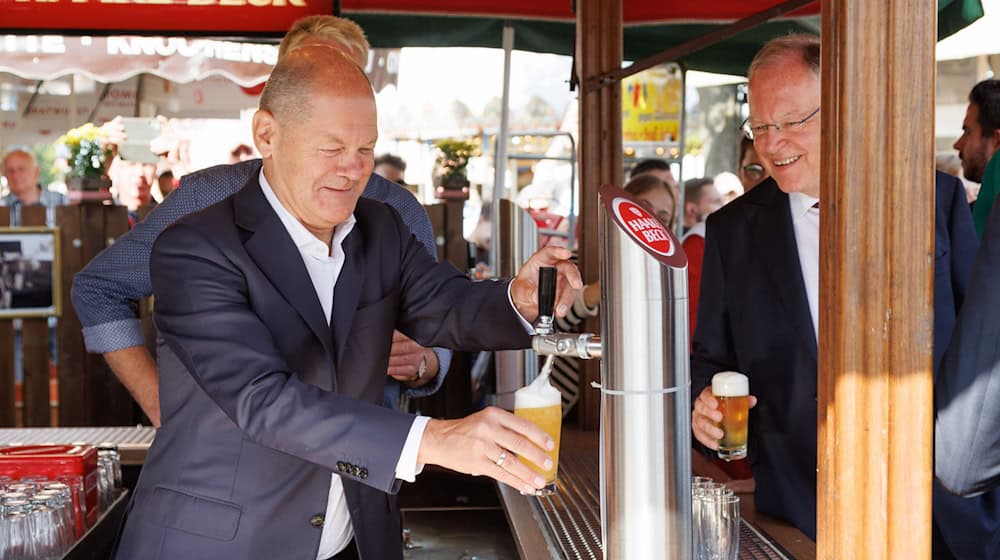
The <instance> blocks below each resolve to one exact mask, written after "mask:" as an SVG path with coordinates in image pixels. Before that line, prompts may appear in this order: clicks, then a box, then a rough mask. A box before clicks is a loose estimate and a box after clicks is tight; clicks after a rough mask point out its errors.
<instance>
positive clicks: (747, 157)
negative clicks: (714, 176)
mask: <svg viewBox="0 0 1000 560" xmlns="http://www.w3.org/2000/svg"><path fill="white" fill-rule="evenodd" d="M739 177H740V183H742V184H743V193H744V194H746V193H748V192H750V189H752V188H754V187H756V186H757V185H759V184H760V182H761V181H763V180H764V179H766V178H767V171H765V170H764V166H763V165H762V164H761V162H760V156H758V155H757V149H756V148H754V147H753V140H751V139H749V138H747V137H746V136H741V137H740V172H739Z"/></svg>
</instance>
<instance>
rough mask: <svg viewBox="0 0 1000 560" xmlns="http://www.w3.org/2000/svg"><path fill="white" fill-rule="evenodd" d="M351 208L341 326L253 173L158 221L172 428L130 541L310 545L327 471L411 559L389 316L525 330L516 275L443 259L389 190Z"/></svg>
mask: <svg viewBox="0 0 1000 560" xmlns="http://www.w3.org/2000/svg"><path fill="white" fill-rule="evenodd" d="M355 217H356V218H357V224H356V226H355V228H354V230H353V231H352V232H351V234H350V235H349V236H348V237H347V238H346V239H345V240H344V243H343V247H344V250H345V253H346V261H345V264H344V267H343V270H342V272H341V274H340V277H339V279H338V282H337V287H336V289H335V291H334V303H333V314H332V315H333V317H332V325H331V326H327V322H326V320H325V318H324V317H323V315H322V311H321V309H322V307H321V306H320V304H319V301H318V300H317V298H316V294H315V290H314V288H313V284H312V282H311V281H310V278H309V275H308V273H307V271H306V269H305V266H304V264H303V263H302V259H301V256H300V254H299V251H298V249H297V248H296V247H295V245H294V244H293V242H292V240H291V238H290V237H289V235H288V233H287V231H286V230H285V229H284V227H283V225H282V224H281V222H280V221H279V219H278V216H277V215H276V214H275V213H274V211H273V209H272V208H271V207H270V205H269V204H268V203H267V201H266V199H265V198H264V196H263V193H262V192H261V190H260V186H259V185H258V184H257V180H256V177H254V178H253V179H251V181H250V182H249V183H248V184H247V186H246V187H245V188H244V189H242V190H241V191H239V192H238V193H236V194H235V195H234V196H233V197H231V198H228V199H226V200H223V201H222V202H220V203H218V204H216V205H214V206H211V207H209V208H208V209H206V210H204V211H202V212H199V213H196V214H193V215H190V216H188V217H185V218H183V219H181V220H180V221H178V222H177V223H176V224H175V225H173V226H171V227H170V228H169V229H167V230H166V231H165V232H164V233H163V234H161V235H160V237H159V239H158V240H157V241H156V244H155V246H154V248H153V253H152V259H151V272H152V281H153V288H154V293H155V295H156V323H157V326H158V327H159V330H160V334H161V337H162V343H161V345H160V354H159V358H160V364H159V367H160V406H161V410H162V419H163V427H162V428H161V429H160V430H159V432H158V433H157V436H156V440H155V442H154V443H153V445H152V448H151V449H150V452H149V457H148V460H147V462H146V464H145V466H144V467H143V470H142V474H141V477H140V479H139V483H138V486H137V487H136V490H135V494H134V496H133V498H132V502H131V504H130V510H129V512H128V517H127V521H126V524H125V528H124V533H123V535H122V538H121V540H120V545H119V550H118V558H129V559H133V558H134V559H143V560H146V559H154V558H162V559H170V560H174V559H184V560H194V559H197V558H205V559H208V558H212V559H217V558H282V559H285V558H288V559H293V558H295V559H302V560H315V558H316V554H317V550H318V546H319V539H320V534H321V528H320V527H317V526H314V525H316V524H319V521H320V519H318V518H316V516H321V515H322V514H323V513H324V512H325V510H326V504H327V493H328V489H329V487H330V475H331V473H338V474H340V475H341V477H342V480H343V483H344V492H345V496H346V500H347V504H348V507H349V509H350V516H351V521H352V524H353V527H354V531H355V535H356V537H355V538H356V541H357V545H358V549H359V551H360V554H361V557H362V558H366V559H383V558H390V559H391V558H402V547H401V543H400V535H401V531H400V526H399V517H398V513H397V512H396V511H395V503H394V502H395V500H394V499H393V498H392V497H391V496H390V494H391V493H394V492H395V491H397V490H398V487H399V481H398V480H397V479H396V478H395V475H394V473H395V466H396V462H397V461H398V458H399V455H400V452H401V450H402V447H403V443H404V441H405V439H406V435H407V433H408V431H409V429H410V425H411V424H412V421H413V416H411V415H408V414H404V413H401V412H398V411H395V410H390V409H386V408H382V407H380V406H378V404H379V403H380V402H381V400H382V388H383V385H384V383H385V379H386V376H385V369H386V365H387V361H388V358H389V348H390V343H391V338H392V330H393V328H394V327H397V328H399V330H401V331H402V332H404V333H406V334H407V335H409V336H411V337H412V338H414V339H416V340H417V341H418V342H420V343H421V344H423V345H425V346H447V347H452V348H457V349H462V350H477V349H483V348H487V347H489V348H523V347H525V346H527V345H528V344H529V343H530V339H529V337H528V336H527V334H526V333H525V331H524V328H523V327H522V326H521V324H520V322H519V320H518V318H517V316H516V313H515V312H514V311H513V310H512V309H511V306H510V304H509V302H508V298H507V293H506V288H507V285H506V283H479V284H472V283H470V282H469V281H468V280H467V279H466V278H465V277H464V276H462V275H461V274H460V273H459V272H458V271H457V270H455V269H454V268H453V267H451V266H450V265H439V264H437V263H435V262H434V260H433V259H432V258H431V256H430V255H429V254H428V253H427V251H426V250H425V249H424V248H423V247H422V246H421V245H420V244H419V243H418V242H417V241H416V240H415V239H414V237H413V236H412V234H411V233H410V232H409V230H408V229H407V228H406V226H405V225H404V223H403V222H402V220H401V219H400V217H399V215H398V214H397V213H396V212H395V211H393V210H392V209H391V208H389V207H387V206H386V205H384V204H382V203H379V202H375V201H371V200H366V199H361V200H359V201H358V205H357V208H356V210H355ZM487 325H488V327H489V328H486V327H487Z"/></svg>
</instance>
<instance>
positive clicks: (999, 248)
mask: <svg viewBox="0 0 1000 560" xmlns="http://www.w3.org/2000/svg"><path fill="white" fill-rule="evenodd" d="M998 283H1000V209H998V208H997V207H996V206H994V208H993V210H992V211H991V212H990V216H989V219H988V220H987V222H986V226H985V228H984V230H983V242H982V246H981V247H980V248H979V252H978V253H977V254H976V261H975V266H974V268H973V271H972V276H971V279H970V280H969V289H968V292H967V293H966V297H965V302H964V304H963V306H962V310H961V312H960V313H959V315H958V320H957V322H956V324H955V332H954V335H953V336H952V338H951V341H950V343H949V345H948V349H947V351H946V353H945V355H944V359H943V362H942V364H941V369H940V370H939V371H938V375H937V379H936V381H935V385H934V398H935V407H936V412H937V416H936V421H935V432H934V458H935V474H936V475H937V477H938V479H939V480H940V481H941V482H942V484H943V485H944V486H945V487H947V488H949V489H950V490H952V491H954V492H956V493H958V494H962V495H969V496H979V497H980V498H981V499H982V500H984V502H986V503H989V504H991V505H992V508H993V509H992V512H993V518H992V519H991V520H990V521H991V522H992V523H989V524H987V525H986V528H989V529H992V535H993V538H992V540H991V542H990V548H989V552H988V554H989V555H988V557H989V558H1000V529H998V527H1000V521H998V519H1000V506H998V505H997V504H998V502H1000V498H998V493H1000V406H998V403H1000V288H998ZM984 492H985V494H983V493H984Z"/></svg>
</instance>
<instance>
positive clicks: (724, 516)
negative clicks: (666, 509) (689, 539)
mask: <svg viewBox="0 0 1000 560" xmlns="http://www.w3.org/2000/svg"><path fill="white" fill-rule="evenodd" d="M691 516H692V523H691V529H692V533H693V534H694V558H695V560H737V559H738V558H739V550H740V498H739V496H736V495H734V494H733V491H732V490H730V489H729V488H726V485H725V484H719V483H716V482H713V481H712V479H710V478H705V477H702V476H695V477H692V478H691Z"/></svg>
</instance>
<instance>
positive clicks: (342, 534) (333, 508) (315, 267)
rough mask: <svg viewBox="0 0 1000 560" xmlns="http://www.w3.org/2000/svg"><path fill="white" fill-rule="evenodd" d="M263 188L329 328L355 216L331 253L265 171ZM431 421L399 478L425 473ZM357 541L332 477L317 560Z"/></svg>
mask: <svg viewBox="0 0 1000 560" xmlns="http://www.w3.org/2000/svg"><path fill="white" fill-rule="evenodd" d="M259 179H260V188H261V190H262V191H264V198H266V199H267V202H268V203H269V204H270V205H271V208H273V209H274V211H275V213H277V214H278V219H280V220H281V223H282V224H283V225H284V226H285V229H286V230H287V231H288V235H290V236H291V238H292V241H293V242H294V243H295V246H296V247H297V248H298V249H299V253H301V255H302V262H303V263H304V264H305V265H306V270H307V271H308V272H309V278H310V279H311V280H312V283H313V287H314V288H315V289H316V296H317V297H318V298H319V302H320V305H322V306H323V315H324V316H326V322H327V324H328V325H329V324H330V317H332V313H333V289H334V286H336V285H337V278H338V277H339V276H340V271H341V270H342V269H343V268H344V260H345V256H346V255H345V254H344V249H343V247H342V244H343V242H344V239H346V238H347V236H348V235H349V234H350V233H351V231H353V230H354V224H355V223H356V221H355V219H354V214H351V216H350V217H349V218H347V220H345V221H344V222H343V223H341V224H339V225H338V226H337V227H336V228H335V229H334V230H333V240H332V242H331V243H330V248H329V250H328V249H327V246H326V243H324V242H323V241H320V240H319V239H318V238H316V236H314V235H313V234H312V233H310V232H309V230H308V229H306V227H305V226H304V225H302V223H300V222H299V221H298V220H297V219H296V218H295V217H294V216H292V214H291V212H289V211H288V210H287V209H286V208H285V207H284V205H282V204H281V201H279V200H278V197H277V195H275V194H274V191H273V190H272V189H271V185H270V184H269V183H268V182H267V178H265V177H264V170H263V169H261V172H260V178H259ZM428 420H429V418H427V417H425V416H417V417H416V418H415V419H414V421H413V424H411V425H410V432H409V434H408V435H407V436H406V442H405V443H404V444H403V451H402V453H401V454H400V456H399V460H398V461H397V462H396V478H398V479H400V480H405V481H407V482H413V481H414V480H416V477H417V475H418V474H419V473H420V471H421V470H423V465H418V464H417V452H418V451H419V449H420V440H421V439H422V438H423V435H424V428H426V427H427V421H428ZM353 537H354V528H353V527H352V525H351V515H350V512H349V511H348V509H347V501H346V500H345V499H344V485H343V482H342V481H341V480H340V475H338V474H333V475H332V476H331V481H330V493H329V497H328V498H327V504H326V516H325V521H324V523H323V534H322V536H321V537H320V541H319V551H318V553H317V554H316V558H318V559H323V558H329V557H331V556H333V555H334V554H337V553H338V552H340V551H341V550H343V549H344V548H346V547H347V545H348V544H349V543H350V542H351V539H352V538H353Z"/></svg>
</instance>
